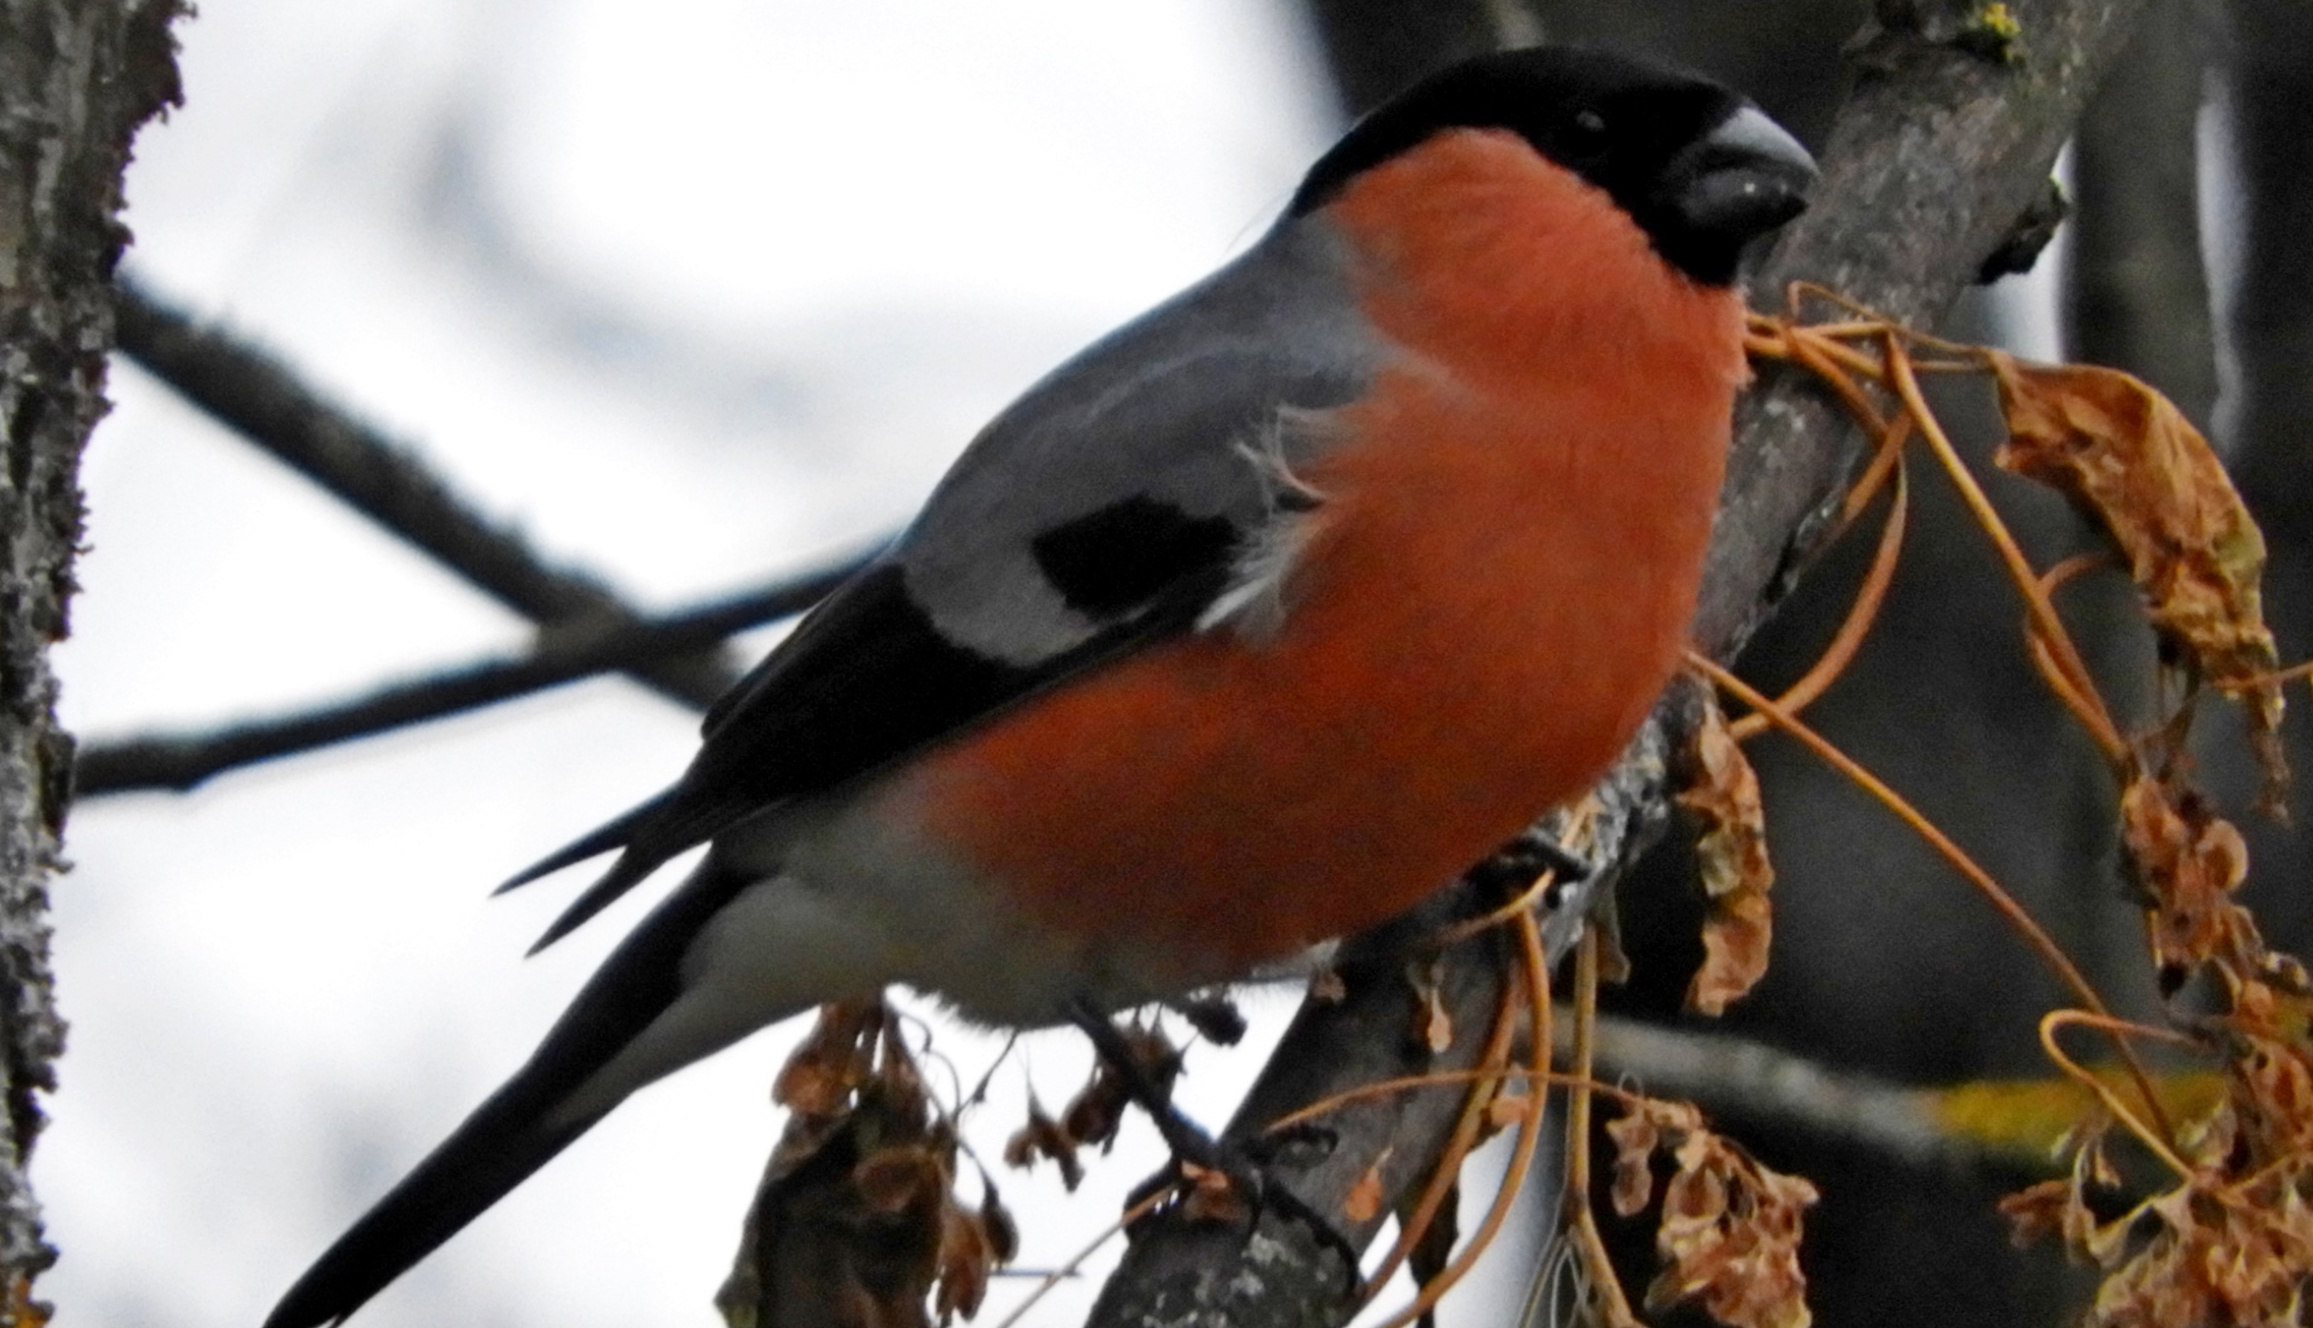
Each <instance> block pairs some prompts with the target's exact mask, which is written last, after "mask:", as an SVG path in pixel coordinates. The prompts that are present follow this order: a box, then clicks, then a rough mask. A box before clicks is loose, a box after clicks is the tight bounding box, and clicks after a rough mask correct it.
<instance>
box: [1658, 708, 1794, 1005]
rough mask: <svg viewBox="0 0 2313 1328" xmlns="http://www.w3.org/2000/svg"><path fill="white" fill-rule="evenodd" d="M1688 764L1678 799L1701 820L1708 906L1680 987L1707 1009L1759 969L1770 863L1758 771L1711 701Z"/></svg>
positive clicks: (1728, 998)
mask: <svg viewBox="0 0 2313 1328" xmlns="http://www.w3.org/2000/svg"><path fill="white" fill-rule="evenodd" d="M1688 768H1689V769H1690V770H1691V771H1692V782H1691V783H1689V784H1688V786H1687V787H1686V788H1683V789H1681V790H1680V791H1679V795H1678V800H1679V805H1680V806H1682V807H1684V808H1686V809H1687V812H1688V814H1689V815H1691V816H1693V817H1694V818H1695V819H1696V821H1697V822H1698V823H1699V824H1700V826H1701V833H1700V834H1699V835H1697V836H1696V839H1695V854H1696V857H1697V859H1698V861H1699V865H1700V867H1701V870H1702V881H1703V892H1704V893H1705V894H1706V895H1707V896H1709V898H1710V904H1711V908H1710V915H1709V917H1708V918H1707V919H1706V920H1705V921H1704V923H1703V965H1702V967H1701V968H1700V969H1699V970H1697V971H1696V973H1695V977H1694V982H1693V983H1692V984H1691V985H1690V986H1689V987H1688V988H1687V1005H1688V1006H1689V1008H1691V1009H1694V1010H1698V1011H1700V1012H1702V1013H1703V1014H1707V1015H1714V1016H1715V1015H1719V1014H1723V1013H1725V1012H1726V1008H1727V1006H1728V1005H1729V1004H1731V1003H1733V1002H1734V1001H1737V1000H1740V999H1742V997H1743V996H1744V995H1745V994H1746V993H1747V992H1749V991H1750V990H1751V988H1752V987H1753V986H1755V985H1756V984H1757V983H1758V981H1759V979H1760V978H1762V977H1764V976H1766V973H1767V950H1768V946H1769V943H1770V942H1771V941H1772V940H1773V938H1774V915H1773V913H1772V911H1771V910H1770V908H1769V906H1768V903H1767V891H1768V889H1769V888H1770V887H1772V886H1773V885H1774V884H1775V868H1774V865H1773V864H1772V863H1771V862H1769V861H1768V859H1767V821H1766V812H1765V810H1764V809H1763V808H1762V807H1761V806H1760V803H1759V778H1758V776H1757V775H1756V774H1754V773H1753V772H1752V770H1751V763H1750V761H1748V760H1747V759H1745V758H1744V756H1743V749H1742V746H1741V744H1739V743H1737V742H1736V741H1735V737H1734V735H1733V734H1732V733H1730V732H1729V731H1728V729H1727V719H1726V716H1725V715H1723V714H1721V713H1720V711H1719V708H1718V706H1717V705H1715V704H1714V705H1710V706H1708V707H1706V709H1705V711H1704V715H1703V722H1702V725H1701V727H1700V728H1699V729H1698V730H1697V731H1696V733H1695V739H1694V746H1693V748H1692V750H1691V752H1690V760H1689V762H1688Z"/></svg>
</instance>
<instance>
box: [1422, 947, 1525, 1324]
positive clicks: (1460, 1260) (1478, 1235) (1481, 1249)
mask: <svg viewBox="0 0 2313 1328" xmlns="http://www.w3.org/2000/svg"><path fill="white" fill-rule="evenodd" d="M1517 933H1518V956H1519V970H1518V971H1519V975H1520V977H1521V978H1522V979H1523V980H1524V985H1525V988H1526V995H1527V1002H1528V1007H1527V1018H1528V1019H1529V1020H1531V1021H1532V1023H1533V1036H1532V1037H1531V1038H1530V1039H1529V1041H1530V1043H1531V1044H1532V1045H1531V1046H1529V1048H1528V1049H1527V1065H1526V1075H1527V1080H1528V1083H1529V1087H1528V1089H1527V1094H1528V1096H1529V1097H1530V1099H1531V1101H1530V1102H1529V1103H1528V1104H1527V1105H1528V1110H1527V1111H1526V1113H1525V1114H1524V1115H1523V1116H1520V1117H1519V1118H1518V1138H1517V1142H1516V1143H1515V1144H1514V1145H1513V1146H1512V1147H1511V1149H1510V1165H1509V1166H1508V1168H1507V1169H1505V1170H1504V1171H1503V1173H1502V1186H1501V1188H1500V1189H1499V1190H1497V1191H1495V1193H1494V1203H1493V1206H1492V1207H1490V1208H1488V1209H1487V1210H1486V1218H1485V1221H1483V1222H1481V1223H1479V1224H1478V1229H1477V1230H1476V1231H1474V1232H1472V1233H1471V1234H1470V1239H1469V1240H1468V1241H1467V1242H1466V1243H1464V1245H1463V1246H1462V1249H1461V1252H1460V1253H1459V1254H1456V1255H1455V1256H1454V1259H1453V1262H1452V1263H1449V1264H1447V1265H1446V1267H1445V1269H1444V1270H1443V1271H1442V1272H1440V1273H1439V1274H1438V1275H1437V1276H1436V1277H1433V1278H1431V1279H1430V1280H1429V1283H1428V1285H1426V1286H1424V1287H1423V1288H1422V1289H1421V1291H1420V1293H1419V1294H1417V1295H1416V1296H1415V1297H1414V1298H1413V1303H1412V1304H1410V1305H1407V1306H1406V1307H1405V1308H1404V1309H1401V1310H1399V1311H1398V1312H1397V1313H1395V1314H1393V1315H1391V1316H1389V1318H1387V1319H1385V1320H1383V1321H1382V1323H1381V1325H1380V1328H1406V1326H1407V1325H1408V1324H1411V1323H1413V1322H1414V1321H1415V1320H1417V1319H1421V1318H1423V1317H1424V1316H1426V1315H1427V1314H1428V1313H1429V1312H1430V1311H1431V1310H1433V1309H1435V1308H1436V1307H1437V1303H1438V1302H1439V1301H1440V1300H1443V1299H1445V1295H1446V1293H1447V1292H1449V1291H1451V1290H1453V1289H1454V1287H1455V1286H1456V1285H1457V1284H1459V1283H1460V1282H1461V1280H1462V1279H1463V1278H1464V1277H1467V1276H1469V1273H1470V1270H1471V1269H1472V1268H1475V1267H1477V1265H1478V1260H1479V1259H1480V1258H1482V1257H1484V1255H1485V1253H1486V1251H1487V1249H1489V1248H1490V1247H1491V1246H1492V1245H1493V1243H1494V1238H1495V1237H1496V1236H1497V1235H1499V1234H1501V1230H1502V1224H1503V1223H1504V1222H1506V1221H1508V1220H1509V1217H1510V1210H1511V1208H1512V1207H1514V1206H1515V1205H1516V1204H1517V1202H1518V1195H1519V1194H1520V1193H1521V1192H1522V1191H1523V1190H1524V1189H1525V1187H1526V1178H1527V1175H1528V1173H1529V1172H1530V1171H1531V1170H1532V1168H1533V1165H1534V1150H1535V1146H1536V1145H1537V1144H1539V1143H1540V1142H1541V1139H1542V1109H1543V1104H1544V1103H1545V1102H1547V1101H1548V1100H1549V1099H1548V1094H1547V1093H1546V1092H1545V1091H1544V1085H1546V1084H1547V1083H1548V1082H1549V1079H1550V1048H1551V1042H1552V1038H1551V1035H1550V969H1549V967H1548V965H1547V961H1546V960H1545V959H1544V957H1543V953H1542V929H1541V927H1540V926H1538V925H1536V923H1535V921H1534V915H1533V914H1532V913H1521V914H1519V915H1518V920H1517Z"/></svg>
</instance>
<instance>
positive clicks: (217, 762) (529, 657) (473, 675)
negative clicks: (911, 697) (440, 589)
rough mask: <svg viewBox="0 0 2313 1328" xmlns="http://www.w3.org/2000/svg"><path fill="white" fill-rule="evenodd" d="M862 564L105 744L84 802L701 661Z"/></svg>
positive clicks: (85, 772)
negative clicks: (606, 678)
mask: <svg viewBox="0 0 2313 1328" xmlns="http://www.w3.org/2000/svg"><path fill="white" fill-rule="evenodd" d="M862 561H864V558H862V557H853V558H847V559H844V560H842V561H840V562H837V563H832V564H829V565H828V566H826V567H821V568H816V569H814V570H812V571H809V572H805V573H802V574H801V575H798V576H792V577H787V578H784V579H782V580H779V581H775V582H773V583H771V584H770V585H768V586H764V587H762V588H761V589H758V590H752V591H748V592H745V593H743V594H739V595H733V596H730V597H728V598H724V599H719V600H714V601H710V602H708V603H706V604H702V605H699V606H697V607H695V608H691V609H686V610H683V611H681V612H678V613H672V614H668V615H666V616H665V617H660V618H651V619H645V620H636V621H628V622H624V623H618V624H613V623H609V622H596V623H590V624H587V625H585V628H584V629H579V628H569V629H556V630H551V631H547V632H544V633H541V634H540V640H539V645H538V648H537V649H535V650H533V651H531V652H530V653H528V654H526V655H519V656H514V657H511V658H501V659H487V660H480V661H477V662H474V663H470V664H465V665H461V666H458V667H456V668H451V669H445V670H443V671H441V672H439V673H435V674H431V675H429V676H427V677H424V678H419V679H416V680H414V681H411V682H405V683H396V684H392V685H389V686H386V687H383V688H380V689H378V690H377V691H374V692H370V693H368V694H366V695H363V696H358V697H354V698H352V699H349V700H345V701H339V702H334V703H331V704H328V705H323V706H317V707H314V708H312V709H309V710H301V711H296V712H294V713H291V714H286V715H277V716H274V717H271V718H268V719H259V720H252V721H250V722H248V723H243V724H233V725H228V726H226V727H223V728H219V729H211V730H204V731H201V732H195V733H185V734H156V735H150V736H146V737H140V738H126V739H122V740H119V741H116V742H102V743H95V744H92V745H90V746H89V747H87V748H85V749H83V750H82V752H81V754H80V759H79V761H78V763H77V764H76V765H75V766H74V770H73V779H74V795H75V796H76V797H80V798H93V797H101V796H103V795H105V794H109V793H127V792H132V791H135V790H140V789H148V790H149V789H170V790H175V791H177V792H180V793H181V792H185V791H187V790H190V789H193V788H196V787H198V786H199V785H201V784H202V783H203V782H205V781H207V780H209V779H211V778H214V777H215V776H217V775H219V774H222V773H224V772H225V771H227V770H233V769H237V768H239V767H241V766H246V765H254V764H256V763H258V762H260V761H270V760H274V759H277V758H279V757H283V756H292V755H295V754H297V753H300V752H307V751H312V750H314V749H316V748H320V747H326V746H329V745H331V744H334V743H340V742H347V741H350V740H352V739H355V738H362V737H368V736H371V735H373V734H377V733H382V732H385V731H387V730H389V729H397V728H402V727H405V726H407V725H411V724H418V723H424V722H426V721H428V720H434V719H441V718H444V717H446V716H449V715H455V714H460V713H463V712H465V711H468V710H474V709H478V708H480V707H482V706H486V705H491V704H494V703H496V702H499V701H506V700H511V699H513V698H514V697H517V696H525V695H528V694H529V693H531V692H537V691H543V690H545V689H547V688H549V687H556V686H560V685H561V684H563V683H567V682H572V681H575V680H577V679H580V678H585V677H590V676H592V675H594V674H598V673H605V672H609V671H611V670H614V669H616V670H631V669H638V668H641V667H643V666H644V665H645V664H647V663H648V662H649V661H652V660H663V659H667V658H670V657H674V656H680V655H685V654H690V653H694V652H696V651H698V650H699V649H701V648H702V647H705V646H710V645H713V644H714V643H716V642H718V641H721V640H723V639H724V638H725V637H728V636H730V635H731V634H732V633H734V632H740V631H745V630H747V629H748V628H750V627H759V626H762V625H763V624H765V623H769V622H776V621H778V620H779V619H781V618H786V617H791V616H793V615H795V614H797V613H801V612H802V611H803V610H805V609H808V608H810V607H811V606H812V605H813V604H815V603H817V602H818V601H819V600H820V598H821V597H823V596H825V595H826V594H827V592H828V591H829V590H832V589H833V588H834V587H835V586H836V585H838V584H840V583H841V582H842V581H843V579H844V578H845V577H848V576H850V575H851V574H852V573H853V572H854V571H856V570H857V569H858V567H859V565H860V563H861V562H862Z"/></svg>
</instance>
